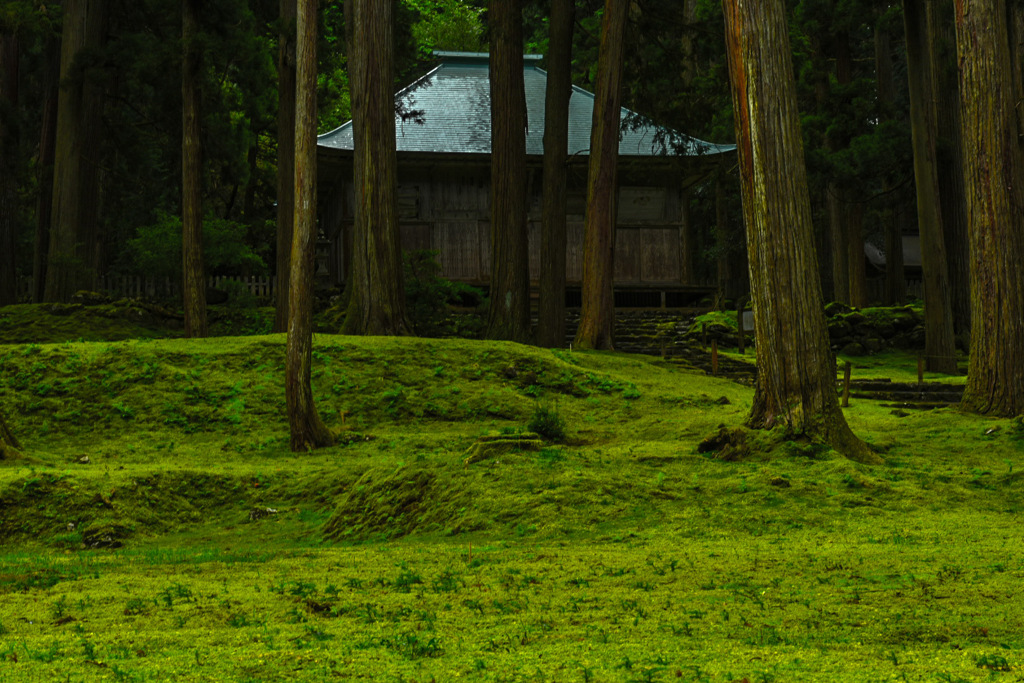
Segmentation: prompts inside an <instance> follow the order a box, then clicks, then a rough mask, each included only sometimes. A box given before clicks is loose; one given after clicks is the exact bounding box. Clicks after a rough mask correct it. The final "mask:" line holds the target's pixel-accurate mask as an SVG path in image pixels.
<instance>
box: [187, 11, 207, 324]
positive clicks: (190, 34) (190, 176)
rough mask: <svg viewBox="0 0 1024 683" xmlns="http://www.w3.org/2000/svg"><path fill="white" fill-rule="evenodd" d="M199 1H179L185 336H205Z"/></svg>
mask: <svg viewBox="0 0 1024 683" xmlns="http://www.w3.org/2000/svg"><path fill="white" fill-rule="evenodd" d="M199 2H200V0H182V3H181V20H182V23H181V38H182V45H183V49H184V53H183V55H182V63H181V102H182V134H181V254H182V281H181V293H182V303H183V306H184V311H185V336H186V337H205V336H206V333H207V330H206V282H205V280H206V278H205V276H204V274H203V192H202V175H203V161H202V130H201V128H200V114H199V102H200V91H199V81H200V78H201V76H200V54H199V46H198V43H197V36H198V33H199Z"/></svg>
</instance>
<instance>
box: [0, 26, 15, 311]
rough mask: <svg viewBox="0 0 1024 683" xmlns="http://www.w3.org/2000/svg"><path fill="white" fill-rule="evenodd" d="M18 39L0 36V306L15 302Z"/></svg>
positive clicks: (5, 34) (9, 34)
mask: <svg viewBox="0 0 1024 683" xmlns="http://www.w3.org/2000/svg"><path fill="white" fill-rule="evenodd" d="M18 72H19V68H18V38H17V36H16V35H15V34H14V33H0V306H8V305H10V304H14V303H17V301H18V282H17V259H16V256H17V252H16V249H15V245H16V243H17V240H16V236H17V235H16V233H17V227H18V226H17V219H16V218H17V215H18V211H17V186H18V180H17V175H16V174H17V169H16V167H15V160H16V159H17V158H18V147H19V144H18V132H17V130H18V129H17V126H16V125H15V124H14V121H13V118H14V115H15V112H16V111H17V110H18Z"/></svg>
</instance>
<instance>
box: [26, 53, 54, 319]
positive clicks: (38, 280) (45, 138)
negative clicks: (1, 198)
mask: <svg viewBox="0 0 1024 683" xmlns="http://www.w3.org/2000/svg"><path fill="white" fill-rule="evenodd" d="M42 61H43V74H42V79H41V81H42V94H43V111H42V117H41V119H40V122H39V174H38V182H39V198H38V201H37V202H36V230H35V239H34V243H33V261H32V301H33V302H35V303H40V302H42V301H43V295H44V294H45V291H46V259H47V253H48V252H49V248H50V216H51V215H52V212H53V159H54V149H55V148H56V144H57V98H58V94H59V92H60V88H59V84H60V40H59V39H57V38H48V39H47V40H46V43H45V45H44V47H43V58H42Z"/></svg>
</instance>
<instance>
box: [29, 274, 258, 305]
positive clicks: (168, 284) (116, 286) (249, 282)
mask: <svg viewBox="0 0 1024 683" xmlns="http://www.w3.org/2000/svg"><path fill="white" fill-rule="evenodd" d="M233 282H237V283H239V284H238V285H232V284H228V283H233ZM276 284H277V277H276V276H249V277H243V276H235V275H231V276H228V275H215V276H211V277H209V278H207V282H206V285H207V287H210V288H213V289H220V290H223V289H230V288H234V287H238V288H239V289H245V290H248V291H249V293H251V294H252V295H253V296H255V297H256V298H258V299H265V300H270V299H272V298H273V296H274V292H275V286H276ZM97 290H98V291H100V292H102V293H103V294H106V295H107V296H110V297H113V298H130V299H177V298H179V297H180V296H181V286H180V285H179V284H178V283H177V282H175V281H174V280H172V279H171V278H168V277H139V276H135V275H107V276H106V277H103V278H100V281H99V283H98V286H97ZM31 292H32V278H21V279H19V280H18V298H19V299H20V300H24V299H27V298H30V297H31Z"/></svg>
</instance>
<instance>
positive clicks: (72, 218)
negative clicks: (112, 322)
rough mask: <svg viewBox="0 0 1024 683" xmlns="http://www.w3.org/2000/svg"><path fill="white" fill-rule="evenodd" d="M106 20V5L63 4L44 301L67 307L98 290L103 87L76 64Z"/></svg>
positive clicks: (96, 0)
mask: <svg viewBox="0 0 1024 683" xmlns="http://www.w3.org/2000/svg"><path fill="white" fill-rule="evenodd" d="M105 15H106V0H65V1H64V12H63V22H62V31H61V62H60V73H61V83H62V86H61V90H60V94H59V95H58V100H57V135H56V145H55V156H54V171H53V177H54V184H53V188H54V191H53V210H52V214H51V230H50V243H49V252H48V254H49V255H48V259H47V268H46V288H45V291H44V297H43V298H44V299H45V300H46V301H66V300H68V299H70V298H71V296H72V295H73V294H74V293H75V292H76V291H78V290H79V289H90V288H93V287H94V285H95V280H96V273H95V272H94V269H93V265H94V261H95V255H96V240H97V237H98V230H97V226H96V223H97V210H98V196H99V182H98V180H99V158H98V157H99V151H100V146H99V143H100V139H101V132H102V131H101V130H100V123H101V119H100V114H101V108H102V104H103V102H102V97H101V95H102V92H101V86H100V85H99V84H98V83H95V82H93V81H92V80H90V77H89V74H88V73H87V72H86V73H81V72H78V71H76V69H75V66H76V64H75V62H76V59H77V58H78V56H79V53H81V52H82V51H84V50H92V49H96V48H97V47H99V45H100V43H101V42H102V38H103V27H104V24H105Z"/></svg>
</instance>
